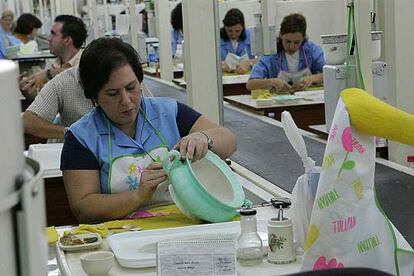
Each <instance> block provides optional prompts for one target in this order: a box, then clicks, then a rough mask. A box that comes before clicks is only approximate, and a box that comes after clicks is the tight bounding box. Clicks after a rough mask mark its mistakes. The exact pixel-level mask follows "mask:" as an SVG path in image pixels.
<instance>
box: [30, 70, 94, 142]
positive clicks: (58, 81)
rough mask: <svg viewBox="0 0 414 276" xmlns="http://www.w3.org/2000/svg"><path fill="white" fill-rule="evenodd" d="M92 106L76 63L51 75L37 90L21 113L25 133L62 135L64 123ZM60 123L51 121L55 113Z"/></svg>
mask: <svg viewBox="0 0 414 276" xmlns="http://www.w3.org/2000/svg"><path fill="white" fill-rule="evenodd" d="M92 108H93V104H92V101H91V100H89V99H87V98H85V95H84V93H83V88H82V86H81V85H80V80H79V73H78V67H77V66H75V67H72V68H69V69H68V70H66V71H64V72H62V73H61V74H59V75H57V76H56V77H54V78H53V79H52V80H50V81H49V82H47V83H46V85H45V86H43V88H42V90H40V92H39V94H38V95H37V97H36V98H35V99H34V101H33V102H32V103H31V104H30V106H29V107H28V108H27V109H26V111H25V112H24V113H23V126H24V133H27V134H31V135H34V136H37V137H41V138H47V139H62V140H63V137H64V133H65V127H69V126H70V125H71V124H73V123H74V122H76V121H77V120H79V119H80V118H81V117H82V116H83V115H85V114H86V113H88V112H89V111H91V110H92ZM58 114H59V116H60V124H59V125H57V124H54V123H53V121H54V120H55V118H56V116H57V115H58Z"/></svg>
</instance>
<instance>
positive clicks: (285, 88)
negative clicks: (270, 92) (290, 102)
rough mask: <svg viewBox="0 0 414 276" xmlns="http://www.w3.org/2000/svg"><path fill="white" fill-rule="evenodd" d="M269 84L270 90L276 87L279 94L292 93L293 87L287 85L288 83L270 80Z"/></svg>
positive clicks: (275, 79) (276, 79)
mask: <svg viewBox="0 0 414 276" xmlns="http://www.w3.org/2000/svg"><path fill="white" fill-rule="evenodd" d="M269 84H270V85H269V86H270V87H269V89H271V88H272V87H274V88H275V89H276V91H279V92H291V91H292V86H290V84H289V83H287V82H286V81H284V80H282V79H279V78H273V79H269Z"/></svg>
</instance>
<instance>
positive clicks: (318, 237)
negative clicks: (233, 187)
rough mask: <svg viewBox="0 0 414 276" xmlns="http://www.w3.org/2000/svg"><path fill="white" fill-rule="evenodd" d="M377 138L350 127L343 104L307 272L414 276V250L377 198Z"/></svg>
mask: <svg viewBox="0 0 414 276" xmlns="http://www.w3.org/2000/svg"><path fill="white" fill-rule="evenodd" d="M374 139H375V138H374V137H373V136H367V135H363V134H360V133H359V132H358V131H357V130H356V129H355V128H353V127H352V126H351V124H350V120H349V114H348V111H347V110H346V107H345V104H344V102H343V101H342V98H340V99H339V101H338V105H337V107H336V112H335V116H334V119H333V123H332V127H331V130H330V133H329V137H328V143H327V146H326V150H325V155H324V160H323V165H322V171H321V175H320V180H319V183H318V189H317V192H316V197H315V202H314V205H313V209H312V215H311V221H310V225H309V228H308V233H307V239H306V243H305V255H304V258H303V263H302V270H304V271H307V270H319V269H328V268H340V267H369V268H375V269H379V270H382V271H385V272H388V273H391V274H394V275H413V272H414V254H413V251H412V248H411V247H410V246H409V244H408V243H407V241H406V240H405V239H404V238H403V237H402V235H401V234H400V232H398V230H397V229H396V228H395V227H394V226H393V225H392V223H391V222H390V221H389V220H388V218H387V217H386V215H385V214H384V212H383V210H382V209H381V206H380V205H379V203H378V201H377V200H376V197H375V194H374V174H375V140H374Z"/></svg>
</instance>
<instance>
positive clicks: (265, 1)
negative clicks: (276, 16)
mask: <svg viewBox="0 0 414 276" xmlns="http://www.w3.org/2000/svg"><path fill="white" fill-rule="evenodd" d="M261 3H262V5H261V10H262V19H261V20H262V31H263V32H262V33H263V53H265V54H269V53H270V33H269V25H270V24H271V21H270V20H271V19H270V17H269V11H270V10H271V7H272V6H273V5H271V3H270V1H269V0H262V2H261Z"/></svg>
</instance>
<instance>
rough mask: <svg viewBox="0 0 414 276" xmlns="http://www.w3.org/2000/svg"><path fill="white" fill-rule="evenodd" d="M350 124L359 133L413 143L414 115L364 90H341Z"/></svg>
mask: <svg viewBox="0 0 414 276" xmlns="http://www.w3.org/2000/svg"><path fill="white" fill-rule="evenodd" d="M341 97H342V100H343V101H344V103H345V105H346V108H347V109H348V112H349V116H350V118H351V124H352V125H353V126H354V127H356V128H357V129H358V131H360V132H361V133H364V134H367V135H372V136H379V137H383V138H387V139H390V140H393V141H397V142H400V143H404V144H408V145H414V131H413V129H414V115H412V114H409V113H407V112H404V111H402V110H399V109H397V108H395V107H393V106H391V105H389V104H387V103H384V102H382V101H380V100H379V99H377V98H375V97H374V96H372V95H370V94H368V93H367V92H365V91H364V90H361V89H358V88H349V89H345V90H343V91H342V92H341Z"/></svg>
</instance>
